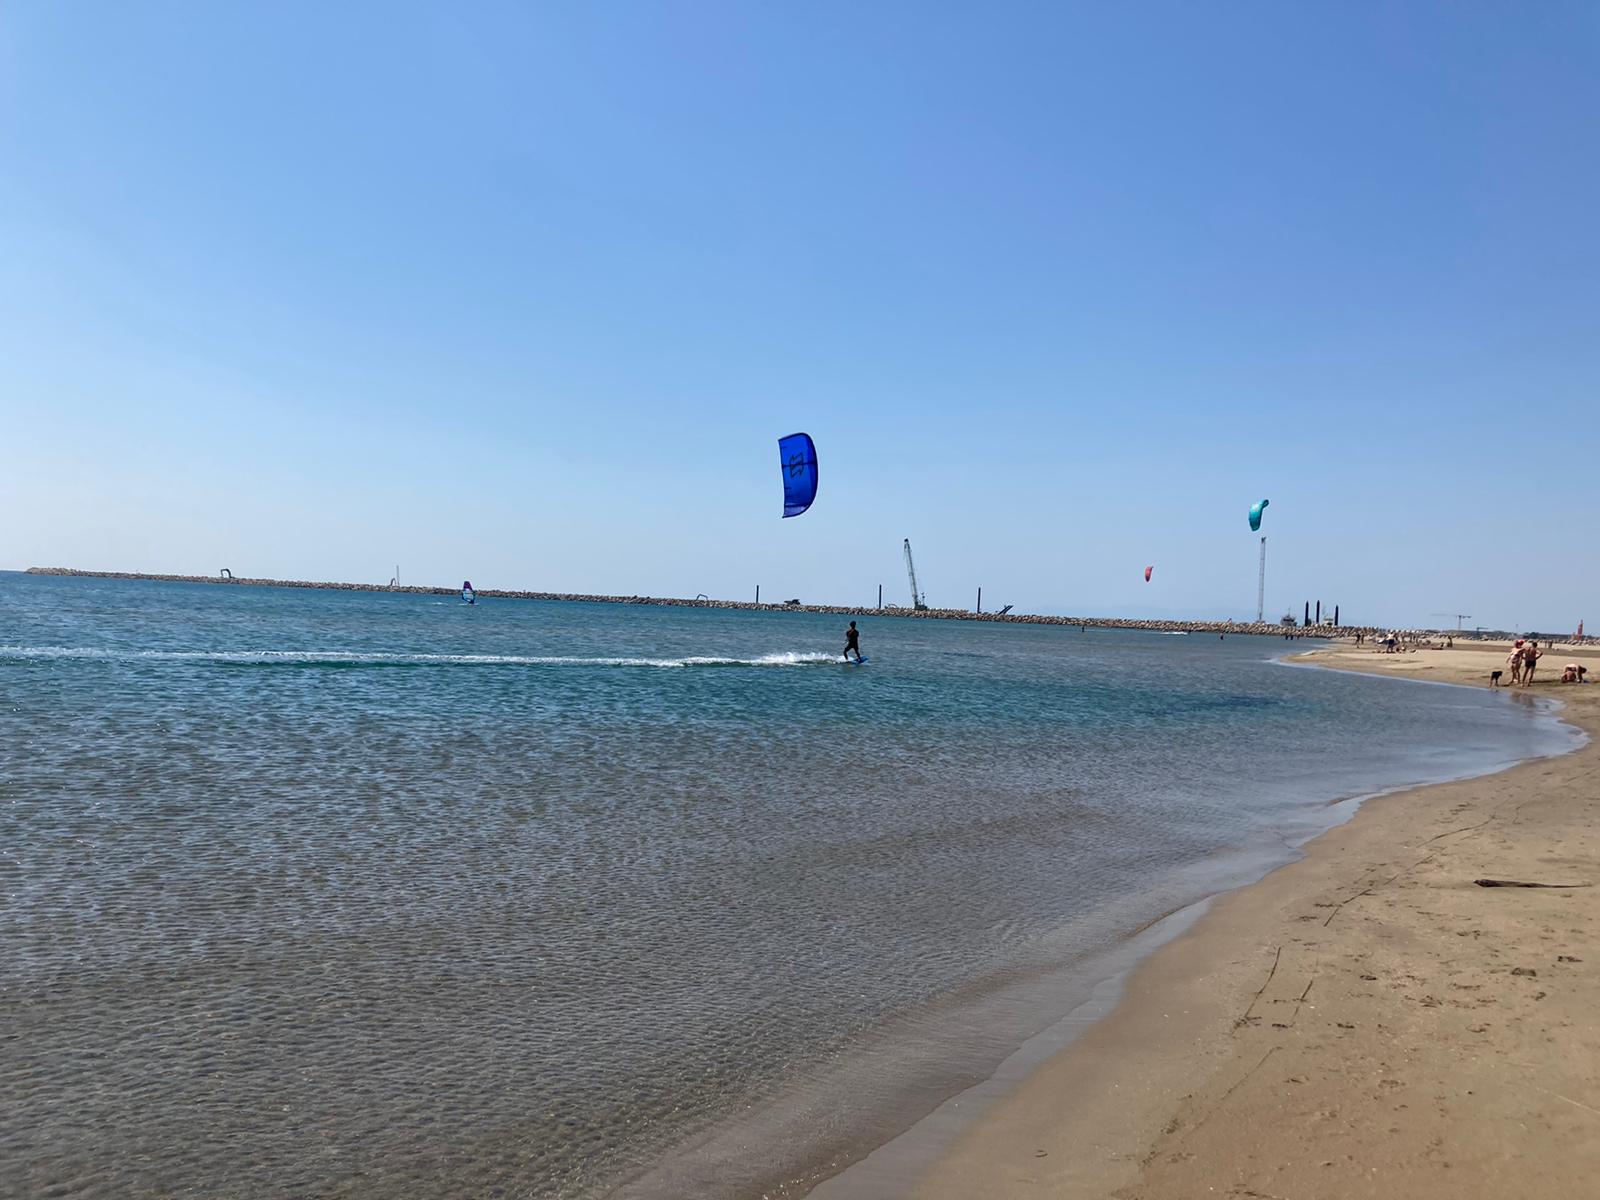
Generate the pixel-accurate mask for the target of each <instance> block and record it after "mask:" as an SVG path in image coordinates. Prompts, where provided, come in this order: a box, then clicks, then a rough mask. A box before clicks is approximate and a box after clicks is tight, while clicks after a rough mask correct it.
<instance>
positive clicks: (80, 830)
mask: <svg viewBox="0 0 1600 1200" xmlns="http://www.w3.org/2000/svg"><path fill="white" fill-rule="evenodd" d="M844 624H845V620H844V619H843V618H831V617H820V616H814V615H808V614H796V613H783V612H770V613H751V612H728V611H719V610H704V609H685V608H670V607H648V606H623V605H617V606H607V605H589V604H576V603H573V604H561V603H532V602H516V601H502V602H496V601H492V600H485V601H480V602H479V604H478V605H477V606H475V607H470V608H469V607H467V606H466V605H463V604H461V603H460V602H459V601H457V600H454V599H448V598H436V597H417V596H402V595H389V594H382V593H360V592H336V591H305V590H291V589H275V588H254V587H216V586H204V585H182V584H159V583H139V582H122V581H100V580H78V579H56V578H48V577H34V576H22V575H17V574H0V788H3V796H0V887H3V906H0V955H3V957H0V1024H3V1027H4V1029H5V1030H6V1034H5V1035H4V1040H3V1042H0V1111H4V1113H5V1114H6V1119H5V1121H4V1122H3V1126H0V1161H3V1162H4V1163H5V1164H6V1169H5V1170H4V1171H0V1195H3V1196H7V1197H10V1196H19V1197H20V1196H35V1195H45V1194H49V1195H65V1196H145V1195H150V1196H157V1195H194V1196H201V1195H203V1196H251V1197H254V1196H262V1197H265V1196H283V1195H338V1196H397V1195H415V1196H426V1197H453V1196H463V1197H465V1196H484V1195H507V1196H560V1197H576V1196H591V1195H605V1194H607V1193H608V1192H610V1191H611V1190H613V1189H614V1188H615V1187H616V1186H618V1185H619V1184H622V1183H623V1182H625V1181H626V1180H628V1179H630V1178H637V1177H638V1176H640V1175H641V1173H644V1172H647V1171H649V1170H650V1169H651V1168H653V1167H656V1166H657V1165H658V1164H660V1163H661V1162H662V1161H663V1160H664V1159H665V1160H666V1161H669V1162H670V1161H672V1156H673V1155H674V1154H675V1153H677V1151H676V1150H675V1148H676V1147H680V1146H682V1145H683V1144H684V1143H685V1142H686V1140H692V1139H694V1138H696V1137H701V1138H704V1137H706V1136H707V1135H708V1134H709V1133H710V1132H713V1131H715V1130H716V1129H718V1128H721V1127H723V1125H724V1123H725V1122H727V1121H729V1120H730V1119H733V1118H735V1117H738V1116H740V1115H742V1114H747V1113H749V1112H751V1111H753V1110H754V1109H755V1108H762V1107H764V1108H766V1109H768V1110H773V1109H774V1108H776V1109H777V1110H780V1111H781V1110H782V1109H783V1106H784V1105H785V1103H786V1099H785V1098H786V1097H789V1096H796V1097H800V1096H803V1097H804V1098H805V1099H804V1102H803V1103H801V1102H799V1101H796V1102H795V1104H794V1105H793V1107H792V1111H793V1112H795V1113H812V1112H820V1113H826V1114H827V1115H826V1117H818V1118H816V1119H810V1118H807V1119H803V1120H791V1121H789V1122H788V1123H787V1125H786V1126H785V1132H784V1135H783V1145H782V1146H778V1145H776V1144H775V1145H772V1146H752V1147H751V1149H750V1153H749V1161H748V1163H746V1164H745V1168H744V1169H742V1170H738V1171H733V1170H729V1169H728V1168H727V1167H726V1166H725V1165H724V1166H723V1167H720V1168H718V1169H716V1170H714V1171H712V1172H711V1173H710V1174H709V1175H707V1176H703V1177H700V1178H698V1179H697V1180H696V1182H695V1184H694V1189H695V1194H704V1195H714V1194H718V1193H722V1194H728V1195H741V1194H760V1191H761V1190H762V1189H763V1188H764V1187H766V1186H767V1185H768V1184H771V1183H772V1182H774V1181H776V1180H779V1179H781V1178H784V1177H786V1176H796V1175H798V1174H802V1173H803V1171H804V1168H805V1165H806V1164H807V1163H809V1162H813V1161H820V1160H821V1159H823V1158H825V1157H826V1156H828V1155H830V1154H834V1155H837V1154H839V1153H841V1152H846V1151H849V1150H851V1149H853V1148H859V1145H860V1143H861V1142H862V1141H863V1139H864V1138H865V1139H866V1140H869V1141H870V1140H871V1139H870V1137H868V1136H867V1133H864V1132H863V1131H869V1132H873V1135H874V1136H876V1135H881V1134H886V1133H888V1132H892V1129H891V1128H890V1126H892V1124H893V1122H894V1120H896V1119H898V1115H899V1114H914V1112H915V1110H916V1109H917V1106H918V1105H919V1104H921V1105H922V1106H923V1107H924V1108H925V1107H927V1106H928V1105H929V1104H931V1103H932V1102H934V1101H935V1100H936V1099H937V1098H939V1097H940V1096H942V1095H944V1094H948V1093H949V1092H950V1091H951V1090H953V1089H954V1088H956V1087H959V1086H960V1085H961V1084H962V1083H964V1082H970V1081H971V1080H972V1079H973V1078H974V1077H975V1076H974V1073H978V1074H980V1075H981V1072H982V1070H983V1069H984V1067H985V1064H986V1063H987V1064H989V1065H992V1062H993V1061H997V1059H998V1056H999V1055H1001V1054H1003V1052H1004V1050H1005V1049H1006V1048H1008V1047H1007V1046H1006V1045H1003V1044H1001V1043H1005V1042H1007V1041H1008V1039H1010V1040H1011V1042H1012V1044H1014V1042H1015V1041H1019V1040H1020V1039H1021V1037H1025V1036H1027V1034H1028V1033H1030V1032H1033V1031H1034V1030H1035V1029H1037V1028H1038V1027H1041V1026H1042V1024H1044V1023H1045V1022H1046V1021H1048V1020H1049V1019H1051V1017H1052V1015H1053V1014H1052V1011H1051V1008H1052V1005H1053V1004H1055V1003H1056V1002H1057V1001H1058V1000H1060V999H1061V997H1060V996H1059V995H1058V992H1059V988H1058V987H1057V985H1056V983H1055V982H1050V983H1049V986H1048V987H1046V986H1045V985H1044V984H1043V983H1038V986H1035V987H1034V989H1033V991H1032V992H1030V993H1028V995H1029V999H1028V1002H1027V1003H1026V1004H1017V1005H1008V1009H1007V1016H1006V1018H1005V1021H1003V1022H1001V1023H1000V1025H995V1024H993V1023H986V1022H978V1021H975V1020H973V1019H971V1016H970V1015H971V1014H972V1013H974V1012H978V1011H981V1010H982V1004H983V1002H984V999H985V997H992V996H994V995H997V994H1000V992H1001V991H1002V990H1003V989H1005V988H1010V987H1014V986H1016V985H1018V983H1019V981H1028V980H1033V981H1036V982H1038V981H1056V980H1059V979H1061V978H1065V977H1067V976H1070V971H1071V967H1072V964H1074V963H1075V962H1080V961H1085V958H1086V956H1089V955H1092V954H1093V953H1094V952H1096V951H1099V950H1103V949H1104V948H1106V947H1108V946H1112V945H1115V944H1116V943H1117V942H1118V941H1119V940H1121V939H1124V938H1126V937H1127V936H1128V934H1129V933H1130V932H1131V931H1132V930H1134V929H1136V928H1138V927H1139V926H1140V925H1141V924H1143V923H1145V922H1147V921H1149V920H1150V919H1152V918H1154V917H1156V916H1159V915H1160V914H1161V913H1163V912H1167V911H1170V910H1171V909H1173V908H1175V907H1177V906H1179V905H1182V904H1184V903H1187V902H1189V901H1192V900H1194V899H1197V898H1199V897H1200V896H1201V895H1203V894H1205V893H1206V892H1207V891H1208V890H1214V888H1215V887H1216V886H1218V881H1219V880H1227V881H1237V880H1238V879H1241V878H1244V877H1247V876H1248V875H1249V874H1251V873H1259V871H1260V870H1261V869H1262V868H1263V867H1264V866H1267V865H1270V864H1272V863H1274V862H1281V861H1285V860H1286V859H1287V858H1288V857H1289V856H1290V855H1291V854H1292V850H1291V846H1292V845H1293V844H1294V843H1296V842H1298V841H1299V840H1302V839H1303V838H1304V837H1305V836H1307V835H1308V834H1310V833H1312V832H1314V831H1315V830H1317V829H1319V828H1321V827H1323V826H1325V825H1326V824H1327V823H1328V822H1329V821H1330V820H1331V819H1333V818H1332V813H1333V811H1334V810H1332V809H1330V807H1329V805H1330V802H1332V801H1335V800H1339V799H1342V798H1347V797H1351V796H1357V795H1361V794H1365V793H1370V792H1373V791H1377V790H1381V789H1388V788H1394V787H1398V786H1401V785H1404V784H1408V783H1415V782H1423V781H1427V780H1431V779H1438V778H1444V777H1449V776H1456V775H1462V774H1470V773H1477V772H1482V771H1487V770H1490V769H1493V768H1495V767H1497V766H1500V765H1503V764H1506V763H1509V762H1511V761H1514V760H1516V759H1519V758H1524V757H1531V756H1535V755H1542V754H1550V753H1556V752H1559V751H1560V750H1563V749H1566V748H1568V747H1569V746H1570V745H1571V744H1572V742H1571V739H1572V736H1573V735H1572V732H1571V731H1570V730H1569V729H1567V727H1565V726H1562V725H1560V724H1559V723H1557V722H1556V721H1555V720H1554V719H1553V718H1552V717H1551V716H1550V715H1549V714H1548V713H1547V712H1546V711H1544V710H1543V709H1541V708H1539V707H1537V706H1535V705H1530V704H1527V703H1522V702H1521V701H1522V700H1523V699H1524V698H1523V697H1520V696H1510V695H1507V694H1504V693H1494V692H1489V691H1488V690H1484V691H1481V692H1480V691H1475V690H1470V689H1461V688H1445V687H1436V686H1425V685H1417V684H1401V683H1395V682H1392V681H1386V680H1377V679H1371V678H1365V677H1357V676H1350V675H1341V674H1335V673H1331V672H1324V671H1313V670H1303V669H1291V668H1287V667H1285V666H1282V665H1279V664H1275V663H1274V662H1272V661H1271V660H1272V658H1273V657H1274V656H1275V655H1277V654H1279V653H1281V652H1282V651H1283V650H1284V649H1285V647H1284V645H1283V644H1282V643H1280V642H1275V641H1271V640H1266V639H1256V638H1246V637H1230V638H1228V639H1226V640H1219V639H1217V638H1215V637H1207V636H1201V635H1194V636H1188V637H1173V636H1161V635H1153V634H1141V633H1102V632H1095V631H1089V632H1080V631H1078V630H1076V629H1066V628H1059V627H1033V626H1003V625H987V624H969V623H956V622H943V621H918V620H909V619H904V618H899V619H895V618H882V619H867V620H864V621H862V622H861V625H862V631H863V632H862V645H863V648H864V649H865V650H866V652H867V653H868V654H869V655H870V656H871V659H872V661H871V663H870V664H869V665H868V666H866V667H864V668H859V669H858V668H854V667H845V666H842V665H840V664H839V662H838V661H837V657H836V656H837V654H838V651H839V648H840V647H841V646H842V644H843V636H842V630H843V626H844ZM1296 648H1299V647H1298V646H1297V647H1296ZM1063 972H1066V973H1067V975H1063V974H1062V973H1063ZM964 1014H965V1016H964ZM907 1030H916V1031H918V1034H919V1036H918V1038H917V1039H916V1045H915V1047H914V1049H908V1050H907V1051H906V1052H905V1053H903V1054H901V1053H898V1052H888V1051H885V1049H884V1048H885V1047H893V1046H896V1045H899V1044H901V1043H904V1042H906V1031H907ZM997 1030H1002V1031H1003V1032H1000V1033H997V1032H996V1031H997ZM929 1031H933V1032H932V1033H930V1032H929ZM897 1038H898V1039H900V1041H898V1042H897V1040H896V1039H897ZM908 1044H909V1043H908ZM930 1046H931V1047H932V1049H930ZM866 1061H871V1062H872V1063H873V1064H874V1066H873V1069H872V1071H871V1077H870V1079H862V1078H859V1077H857V1078H852V1076H851V1073H850V1071H849V1070H848V1068H849V1066H850V1064H851V1063H853V1062H866ZM908 1097H910V1098H911V1099H910V1100H909V1101H908V1099H907V1098H908ZM885 1114H895V1115H892V1116H886V1115H885ZM674 1178H677V1179H678V1180H679V1182H678V1183H677V1184H674V1185H672V1187H678V1188H681V1187H683V1186H685V1185H684V1184H682V1182H681V1180H682V1179H683V1178H684V1177H683V1176H682V1175H679V1176H675V1177H674ZM639 1186H640V1187H642V1188H644V1190H645V1191H649V1185H639ZM752 1189H754V1190H753V1191H752ZM660 1190H662V1193H663V1194H668V1193H670V1192H671V1190H672V1188H669V1187H666V1185H662V1187H661V1189H660Z"/></svg>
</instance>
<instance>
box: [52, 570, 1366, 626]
mask: <svg viewBox="0 0 1600 1200" xmlns="http://www.w3.org/2000/svg"><path fill="white" fill-rule="evenodd" d="M24 573H25V574H28V575H57V576H69V577H71V578H75V579H140V580H148V581H150V582H153V583H212V584H223V585H228V584H232V585H237V586H240V587H283V588H318V589H323V590H327V591H335V592H395V593H400V594H406V595H413V596H454V595H457V594H458V593H459V592H460V591H461V589H460V588H459V587H426V586H418V585H396V586H393V587H391V586H389V585H387V584H381V583H327V582H316V581H312V580H305V579H245V578H234V577H233V576H231V575H226V576H216V575H153V574H145V573H143V572H139V571H80V570H77V569H75V568H73V567H29V568H28V569H27V571H26V572H24ZM476 592H477V596H478V598H479V599H492V600H571V601H585V602H588V603H591V604H655V605H667V606H672V607H678V608H726V609H736V610H742V611H748V612H804V613H837V614H840V615H843V616H852V617H871V616H886V617H916V618H921V619H925V620H930V621H994V622H999V623H1006V624H1013V625H1077V626H1080V627H1084V628H1088V627H1091V626H1092V627H1094V628H1096V629H1142V630H1149V631H1155V632H1160V633H1248V634H1255V635H1260V636H1266V637H1282V636H1283V635H1284V634H1285V633H1290V632H1292V633H1293V634H1294V635H1295V636H1297V637H1339V636H1345V635H1354V634H1355V633H1357V632H1366V631H1367V630H1366V627H1364V626H1357V625H1341V626H1339V627H1338V628H1337V629H1334V628H1329V627H1316V628H1313V629H1303V628H1300V627H1292V628H1291V627H1287V626H1283V625H1280V624H1278V623H1277V622H1274V621H1261V622H1257V621H1154V620H1148V621H1145V620H1135V619H1132V618H1126V617H1060V616H1046V615H1043V614H1039V613H1006V614H1004V615H1002V614H1000V613H978V612H970V611H968V610H966V609H960V608H924V609H911V608H901V607H896V606H895V605H885V606H884V607H883V608H873V607H870V606H868V607H852V606H850V605H844V604H756V603H754V602H752V601H749V600H683V599H678V598H675V597H671V596H591V595H583V594H579V593H575V592H521V591H503V590H498V589H494V588H478V589H476Z"/></svg>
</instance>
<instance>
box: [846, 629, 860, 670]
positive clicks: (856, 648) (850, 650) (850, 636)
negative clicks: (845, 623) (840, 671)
mask: <svg viewBox="0 0 1600 1200" xmlns="http://www.w3.org/2000/svg"><path fill="white" fill-rule="evenodd" d="M852 654H854V655H855V656H856V661H857V662H860V661H861V634H860V632H859V631H857V629H856V623H855V622H854V621H851V622H850V628H849V629H846V630H845V631H844V656H845V657H846V658H849V657H850V656H851V655H852Z"/></svg>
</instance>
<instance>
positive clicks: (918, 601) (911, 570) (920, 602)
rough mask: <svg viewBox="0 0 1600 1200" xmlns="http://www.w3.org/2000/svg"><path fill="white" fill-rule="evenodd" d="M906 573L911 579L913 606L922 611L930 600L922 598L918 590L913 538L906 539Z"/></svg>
mask: <svg viewBox="0 0 1600 1200" xmlns="http://www.w3.org/2000/svg"><path fill="white" fill-rule="evenodd" d="M906 575H907V576H908V577H910V579H911V607H912V608H914V609H916V610H917V611H918V612H921V611H922V610H923V609H925V608H927V607H928V602H927V601H926V600H924V599H923V598H922V593H921V592H919V591H918V590H917V567H916V564H915V563H913V562H912V561H911V539H910V538H907V539H906Z"/></svg>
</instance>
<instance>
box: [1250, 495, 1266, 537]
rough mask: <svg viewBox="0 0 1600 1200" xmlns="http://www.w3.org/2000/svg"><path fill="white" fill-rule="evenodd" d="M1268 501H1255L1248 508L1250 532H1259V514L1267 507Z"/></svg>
mask: <svg viewBox="0 0 1600 1200" xmlns="http://www.w3.org/2000/svg"><path fill="white" fill-rule="evenodd" d="M1267 504H1268V501H1266V500H1257V501H1256V502H1255V503H1254V504H1252V505H1251V506H1250V532H1251V533H1260V532H1261V513H1262V510H1263V509H1265V508H1266V507H1267Z"/></svg>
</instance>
